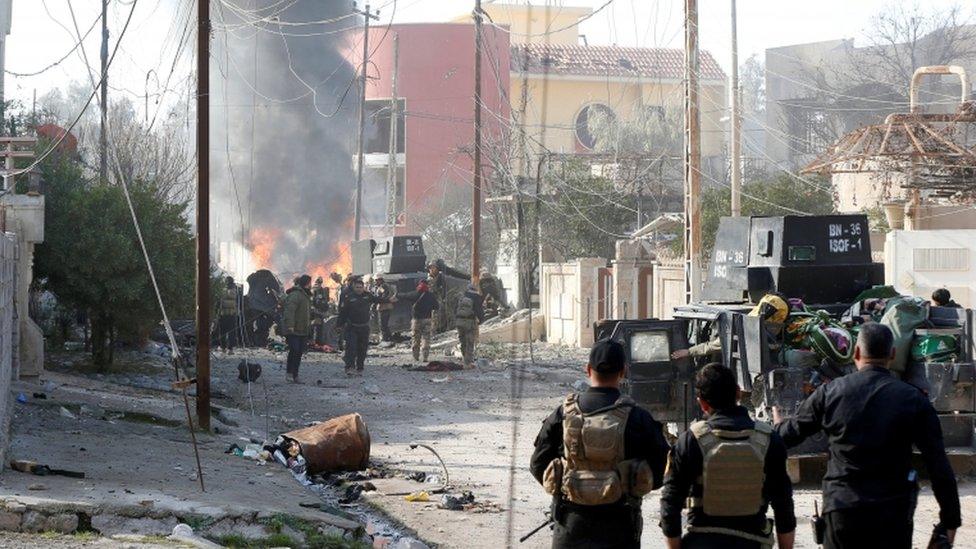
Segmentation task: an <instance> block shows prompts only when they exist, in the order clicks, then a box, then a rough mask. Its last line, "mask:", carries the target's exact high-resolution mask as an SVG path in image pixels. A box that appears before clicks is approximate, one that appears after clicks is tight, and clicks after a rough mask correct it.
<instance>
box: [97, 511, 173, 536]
mask: <svg viewBox="0 0 976 549" xmlns="http://www.w3.org/2000/svg"><path fill="white" fill-rule="evenodd" d="M177 522H178V521H177V520H176V518H175V517H169V518H166V519H154V518H133V517H126V516H121V515H115V514H108V513H102V514H99V515H95V516H94V517H92V521H91V524H92V528H94V529H95V530H98V531H99V532H101V533H102V535H105V536H113V535H117V534H141V535H145V536H164V535H168V534H169V533H170V532H172V531H173V527H174V526H176V524H177Z"/></svg>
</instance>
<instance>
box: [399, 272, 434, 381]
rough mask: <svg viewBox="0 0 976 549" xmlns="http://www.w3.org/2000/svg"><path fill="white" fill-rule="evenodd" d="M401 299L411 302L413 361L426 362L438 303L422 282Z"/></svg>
mask: <svg viewBox="0 0 976 549" xmlns="http://www.w3.org/2000/svg"><path fill="white" fill-rule="evenodd" d="M401 298H402V299H406V300H410V301H413V306H412V307H411V308H410V313H411V318H410V331H411V336H412V342H413V359H414V360H415V361H420V360H423V361H424V362H427V356H428V355H429V354H430V339H431V337H432V336H433V333H434V318H433V317H434V313H436V312H437V311H438V310H439V309H440V303H438V302H437V298H436V297H434V294H432V293H431V292H430V288H429V287H428V286H427V283H426V282H424V281H423V280H421V281H420V282H418V283H417V290H416V291H414V292H407V293H405V294H403V295H402V296H401Z"/></svg>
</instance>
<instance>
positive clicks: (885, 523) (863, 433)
mask: <svg viewBox="0 0 976 549" xmlns="http://www.w3.org/2000/svg"><path fill="white" fill-rule="evenodd" d="M893 341H894V337H893V336H892V333H891V330H890V329H889V328H888V327H887V326H884V325H881V324H877V323H875V322H867V323H865V324H862V325H861V329H860V330H859V331H858V335H857V345H856V346H855V347H854V364H855V365H856V366H857V371H856V372H854V373H852V374H847V375H846V376H843V377H840V378H837V379H835V380H833V381H831V382H830V383H826V384H823V385H821V386H820V387H818V388H817V390H816V391H814V392H813V394H812V395H810V396H809V397H807V399H806V400H805V401H803V404H801V405H800V409H799V410H798V411H797V415H796V417H794V418H791V419H788V420H786V421H781V418H780V417H779V416H780V413H779V410H778V409H777V408H773V418H774V419H775V420H776V423H777V425H776V430H777V431H778V432H779V434H780V435H782V437H783V440H784V441H785V442H786V444H787V446H789V447H793V446H796V445H798V444H800V443H801V442H803V441H804V440H805V439H806V438H807V437H809V436H810V435H813V434H815V433H818V432H820V431H823V432H824V433H825V434H826V435H827V439H828V441H829V443H830V450H829V452H830V461H829V462H828V464H827V474H826V475H825V476H824V480H823V512H824V526H825V527H824V530H825V531H824V537H825V539H824V540H823V542H822V543H823V544H824V546H825V547H827V548H828V549H830V548H848V547H886V548H887V547H894V548H909V547H911V546H912V530H913V528H914V526H913V525H914V522H913V521H914V516H915V505H916V503H917V498H918V490H919V488H918V474H917V473H916V471H915V469H913V468H912V446H914V447H915V448H918V451H919V452H920V453H921V455H922V461H923V462H924V463H925V468H926V469H927V470H928V474H929V478H930V479H931V482H932V491H933V492H934V493H935V499H936V500H937V501H938V502H939V524H938V525H936V528H935V532H933V539H932V544H931V545H929V546H930V547H950V546H951V545H952V542H953V540H954V538H955V535H956V529H957V528H959V526H960V525H961V524H962V517H961V514H960V508H959V491H958V488H957V487H956V477H955V475H954V474H953V472H952V467H951V466H950V464H949V459H948V458H947V457H946V452H945V446H944V444H943V442H942V427H941V425H940V424H939V417H938V416H937V415H936V413H935V409H934V408H932V404H931V403H930V402H929V400H928V398H926V397H925V395H924V394H922V392H921V391H919V390H918V389H916V388H915V387H913V386H911V385H909V384H907V383H905V382H903V381H899V380H898V379H897V378H896V377H894V376H893V375H892V374H891V370H889V369H888V364H889V363H890V362H891V360H892V359H894V357H895V350H894V343H893Z"/></svg>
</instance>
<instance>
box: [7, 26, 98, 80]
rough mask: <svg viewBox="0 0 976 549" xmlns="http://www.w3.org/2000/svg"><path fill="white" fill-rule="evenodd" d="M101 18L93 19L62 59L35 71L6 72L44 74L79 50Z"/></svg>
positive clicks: (14, 74)
mask: <svg viewBox="0 0 976 549" xmlns="http://www.w3.org/2000/svg"><path fill="white" fill-rule="evenodd" d="M101 19H102V17H101V16H98V17H96V18H95V20H94V21H92V24H91V26H89V27H88V30H87V31H85V34H84V35H83V36H82V37H81V38H80V39H79V40H78V41H77V42H75V45H74V46H72V47H71V49H70V50H68V53H66V54H64V55H63V56H62V57H61V58H60V59H58V60H57V61H55V62H53V63H51V64H49V65H47V66H46V67H44V68H43V69H40V70H38V71H34V72H16V71H10V70H7V69H4V71H3V72H4V73H6V74H9V75H10V76H13V77H17V78H27V77H31V76H37V75H39V74H43V73H45V72H47V71H49V70H51V69H53V68H54V67H57V66H58V65H60V64H61V63H63V62H64V60H65V59H67V58H68V57H70V56H71V54H72V53H74V52H75V50H77V49H78V48H79V47H80V46H81V45H82V44H83V43H84V42H85V39H86V38H88V35H89V34H91V32H92V30H94V29H95V25H97V24H98V22H99V21H100V20H101Z"/></svg>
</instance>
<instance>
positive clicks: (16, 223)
mask: <svg viewBox="0 0 976 549" xmlns="http://www.w3.org/2000/svg"><path fill="white" fill-rule="evenodd" d="M0 205H2V207H3V210H4V214H5V215H6V229H7V231H8V234H12V235H13V237H14V238H15V239H16V242H17V258H16V260H17V261H16V281H17V287H16V289H15V291H14V302H15V304H16V305H15V306H16V310H15V312H14V314H15V315H16V317H17V326H16V328H15V329H16V331H17V333H18V337H17V340H16V341H15V342H14V346H15V349H16V352H15V354H14V375H15V377H24V376H28V377H31V376H38V375H40V374H41V372H42V371H43V370H44V334H43V332H41V328H40V327H39V326H38V325H37V324H35V323H34V321H33V320H31V318H30V316H28V310H29V305H28V304H29V299H30V285H31V282H32V281H33V280H34V246H35V245H36V244H39V243H41V242H44V197H43V196H38V195H31V194H7V195H4V196H3V198H2V200H0Z"/></svg>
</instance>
